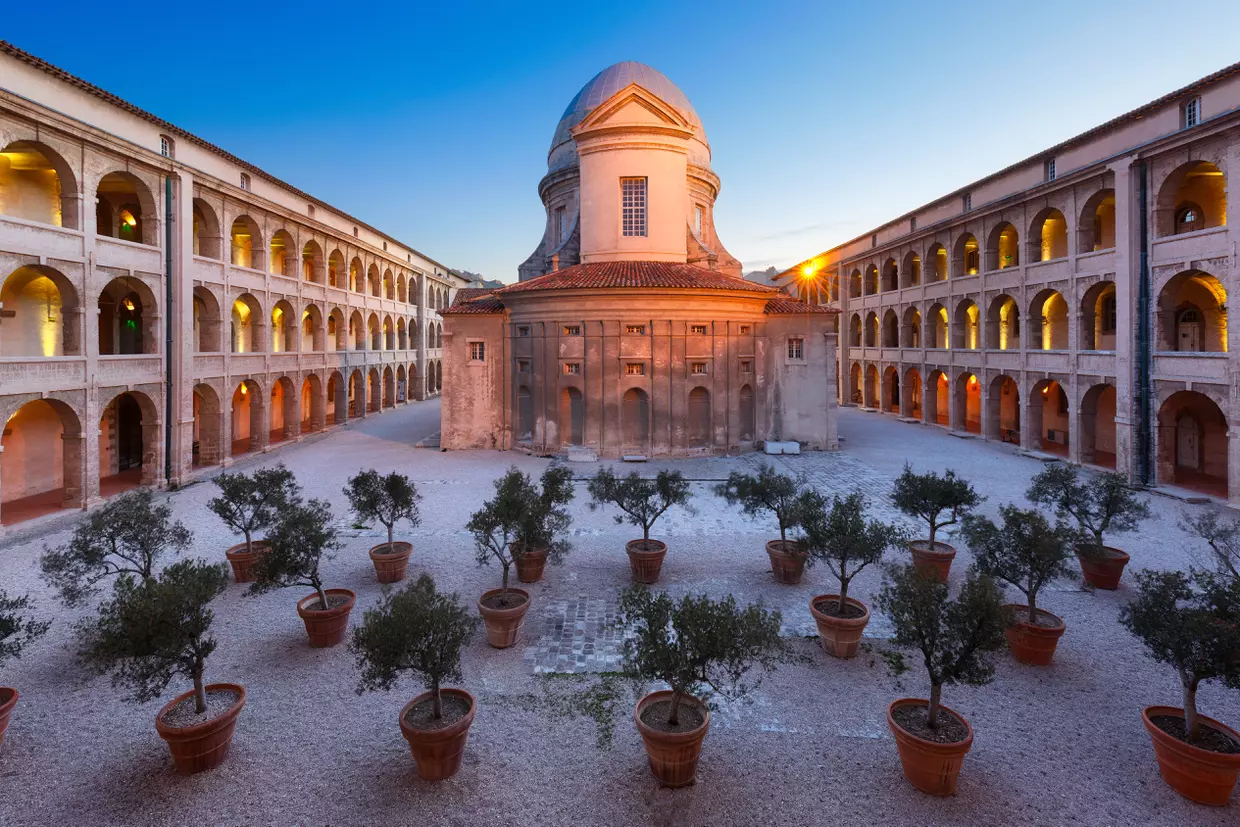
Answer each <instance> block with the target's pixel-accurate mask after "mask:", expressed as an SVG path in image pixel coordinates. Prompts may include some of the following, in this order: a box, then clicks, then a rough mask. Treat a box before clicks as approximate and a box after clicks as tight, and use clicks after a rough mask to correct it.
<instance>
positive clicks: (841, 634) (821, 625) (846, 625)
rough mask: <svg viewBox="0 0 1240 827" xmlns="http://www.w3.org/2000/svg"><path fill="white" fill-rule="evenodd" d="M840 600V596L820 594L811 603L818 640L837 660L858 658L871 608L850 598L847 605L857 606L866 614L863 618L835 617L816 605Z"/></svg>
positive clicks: (810, 607)
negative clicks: (858, 650) (821, 610)
mask: <svg viewBox="0 0 1240 827" xmlns="http://www.w3.org/2000/svg"><path fill="white" fill-rule="evenodd" d="M839 599H840V596H839V595H838V594H820V595H818V596H817V597H815V598H812V599H811V600H810V601H809V611H810V614H812V615H813V616H814V622H815V623H817V624H818V640H819V641H820V642H821V643H822V648H823V649H824V650H825V651H826V653H827V654H828V655H832V656H833V657H837V658H851V657H855V656H856V654H857V647H858V646H860V645H861V635H862V633H863V632H864V631H865V627H866V625H867V624H868V623H869V622H870V608H869V607H868V606H866V605H865V604H864V603H862V602H861V601H860V600H854V599H852V598H851V597H850V598H848V599H847V600H846V601H845V603H846V604H847V605H849V606H856V607H857V608H858V609H861V611H863V612H865V614H864V615H862V616H861V617H835V616H833V615H829V614H825V613H823V612H820V611H818V607H817V606H816V605H815V604H816V603H821V602H822V601H824V600H826V601H835V602H837V603H838V602H839Z"/></svg>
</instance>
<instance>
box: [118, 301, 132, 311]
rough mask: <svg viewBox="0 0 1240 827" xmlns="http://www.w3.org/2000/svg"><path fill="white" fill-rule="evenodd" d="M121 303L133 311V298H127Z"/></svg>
mask: <svg viewBox="0 0 1240 827" xmlns="http://www.w3.org/2000/svg"><path fill="white" fill-rule="evenodd" d="M121 304H122V305H124V306H125V309H126V310H128V311H131V312H132V311H133V299H125V300H124V301H123V302H121Z"/></svg>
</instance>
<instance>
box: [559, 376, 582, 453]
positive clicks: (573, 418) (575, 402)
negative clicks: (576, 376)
mask: <svg viewBox="0 0 1240 827" xmlns="http://www.w3.org/2000/svg"><path fill="white" fill-rule="evenodd" d="M585 422H586V402H585V397H583V396H582V395H581V391H580V389H578V388H573V387H568V388H564V389H563V390H561V391H560V435H561V438H560V444H561V445H564V446H569V445H583V444H584V443H585Z"/></svg>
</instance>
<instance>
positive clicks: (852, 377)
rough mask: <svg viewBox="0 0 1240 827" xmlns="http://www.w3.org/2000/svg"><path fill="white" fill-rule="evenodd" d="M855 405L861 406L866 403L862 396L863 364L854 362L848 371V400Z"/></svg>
mask: <svg viewBox="0 0 1240 827" xmlns="http://www.w3.org/2000/svg"><path fill="white" fill-rule="evenodd" d="M847 401H849V402H852V403H853V404H854V405H860V404H861V403H862V402H864V401H865V400H864V398H863V397H862V396H861V363H860V362H853V363H852V367H851V368H849V369H848V400H847Z"/></svg>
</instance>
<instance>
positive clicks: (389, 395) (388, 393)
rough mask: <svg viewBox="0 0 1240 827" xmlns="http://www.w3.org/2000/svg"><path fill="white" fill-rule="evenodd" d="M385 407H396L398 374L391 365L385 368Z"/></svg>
mask: <svg viewBox="0 0 1240 827" xmlns="http://www.w3.org/2000/svg"><path fill="white" fill-rule="evenodd" d="M383 407H385V408H395V407H396V374H395V373H393V372H392V366H391V365H387V366H386V367H384V368H383Z"/></svg>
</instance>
